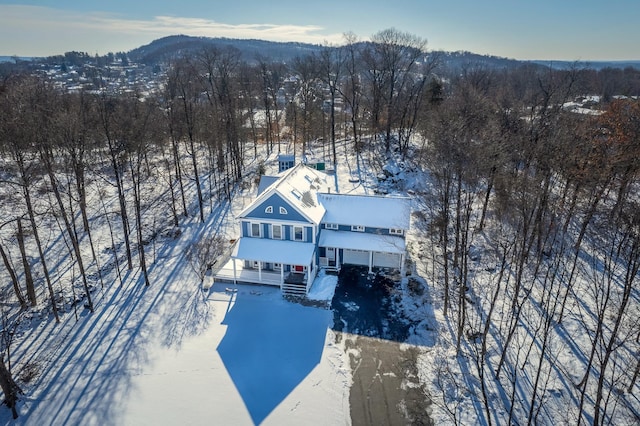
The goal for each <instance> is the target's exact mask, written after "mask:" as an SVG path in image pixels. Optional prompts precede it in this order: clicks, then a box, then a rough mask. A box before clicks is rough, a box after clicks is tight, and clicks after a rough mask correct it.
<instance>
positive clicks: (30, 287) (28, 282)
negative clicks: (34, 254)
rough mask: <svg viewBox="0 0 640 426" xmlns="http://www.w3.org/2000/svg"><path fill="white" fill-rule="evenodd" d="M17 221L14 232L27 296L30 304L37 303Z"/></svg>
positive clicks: (29, 266) (22, 234) (20, 221)
mask: <svg viewBox="0 0 640 426" xmlns="http://www.w3.org/2000/svg"><path fill="white" fill-rule="evenodd" d="M16 222H17V223H18V232H17V233H16V239H17V240H18V248H19V249H20V257H21V259H22V268H23V269H24V279H25V283H26V286H27V298H28V299H29V303H31V306H36V305H37V304H38V298H37V296H36V288H35V285H34V283H33V274H32V273H31V265H30V264H29V260H28V259H27V251H26V249H25V247H24V230H23V229H22V220H21V219H20V218H18V219H17V221H16Z"/></svg>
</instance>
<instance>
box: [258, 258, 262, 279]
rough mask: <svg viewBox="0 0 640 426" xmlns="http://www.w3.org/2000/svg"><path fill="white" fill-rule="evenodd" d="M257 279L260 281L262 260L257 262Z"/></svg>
mask: <svg viewBox="0 0 640 426" xmlns="http://www.w3.org/2000/svg"><path fill="white" fill-rule="evenodd" d="M258 281H260V282H262V262H258Z"/></svg>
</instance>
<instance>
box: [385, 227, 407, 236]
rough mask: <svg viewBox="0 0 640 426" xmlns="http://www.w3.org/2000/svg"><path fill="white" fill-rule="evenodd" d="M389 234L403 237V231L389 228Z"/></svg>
mask: <svg viewBox="0 0 640 426" xmlns="http://www.w3.org/2000/svg"><path fill="white" fill-rule="evenodd" d="M389 234H391V235H404V230H402V229H394V228H391V229H389Z"/></svg>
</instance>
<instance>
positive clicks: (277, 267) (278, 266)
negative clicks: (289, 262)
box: [273, 263, 282, 271]
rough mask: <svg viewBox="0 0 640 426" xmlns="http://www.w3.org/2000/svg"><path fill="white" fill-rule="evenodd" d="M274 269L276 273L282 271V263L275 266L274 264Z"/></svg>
mask: <svg viewBox="0 0 640 426" xmlns="http://www.w3.org/2000/svg"><path fill="white" fill-rule="evenodd" d="M273 269H274V270H275V271H279V270H281V269H282V263H274V264H273Z"/></svg>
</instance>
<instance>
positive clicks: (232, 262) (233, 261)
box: [231, 258, 238, 284]
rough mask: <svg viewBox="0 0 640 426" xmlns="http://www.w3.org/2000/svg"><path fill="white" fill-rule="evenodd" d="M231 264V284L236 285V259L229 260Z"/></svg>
mask: <svg viewBox="0 0 640 426" xmlns="http://www.w3.org/2000/svg"><path fill="white" fill-rule="evenodd" d="M231 264H232V265H233V283H234V284H238V281H237V279H236V259H235V258H233V259H231Z"/></svg>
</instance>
